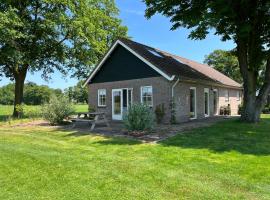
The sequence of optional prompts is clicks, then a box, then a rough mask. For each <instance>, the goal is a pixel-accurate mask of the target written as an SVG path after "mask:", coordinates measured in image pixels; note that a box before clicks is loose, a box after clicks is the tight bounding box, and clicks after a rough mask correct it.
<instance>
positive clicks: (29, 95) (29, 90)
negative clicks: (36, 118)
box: [23, 82, 54, 105]
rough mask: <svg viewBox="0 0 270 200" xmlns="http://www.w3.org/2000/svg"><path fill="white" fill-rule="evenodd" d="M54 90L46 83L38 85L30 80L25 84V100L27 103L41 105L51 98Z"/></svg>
mask: <svg viewBox="0 0 270 200" xmlns="http://www.w3.org/2000/svg"><path fill="white" fill-rule="evenodd" d="M53 92H54V90H53V89H51V88H49V87H48V86H45V85H41V86H39V85H37V84H35V83H32V82H29V83H26V84H25V91H24V94H23V101H24V103H25V104H27V105H41V104H43V103H47V102H49V100H50V97H51V96H52V94H53Z"/></svg>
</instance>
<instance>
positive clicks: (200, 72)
mask: <svg viewBox="0 0 270 200" xmlns="http://www.w3.org/2000/svg"><path fill="white" fill-rule="evenodd" d="M117 45H121V46H123V47H124V48H126V49H127V50H128V51H130V52H131V53H133V54H134V55H135V56H136V57H138V58H139V59H141V60H142V61H143V62H145V63H146V64H148V65H149V66H150V67H151V68H153V69H154V70H155V71H157V72H158V73H160V74H161V75H162V76H163V77H164V78H166V79H167V80H169V81H172V80H173V79H174V78H175V77H176V76H177V77H180V79H181V77H184V78H189V79H193V80H194V79H195V80H202V81H207V82H214V83H216V84H221V85H224V86H228V87H241V85H240V84H239V83H237V82H236V81H234V80H232V79H231V78H229V77H227V76H225V75H224V74H222V73H220V72H219V71H217V70H215V69H214V68H212V67H210V66H208V65H204V64H201V63H198V62H195V61H192V60H189V59H186V58H182V57H180V56H176V55H173V54H170V53H167V52H164V51H161V50H159V49H156V48H153V47H149V46H146V45H144V44H140V43H137V42H134V41H132V40H129V39H123V38H122V39H119V40H117V41H116V42H115V43H114V45H113V46H112V47H111V49H110V50H109V51H108V53H107V54H106V55H105V57H104V58H103V59H102V60H101V62H100V63H99V64H98V65H97V66H96V68H95V69H94V70H93V72H92V73H91V75H90V77H89V78H88V79H87V81H86V83H85V85H86V84H87V83H89V82H90V81H91V79H92V78H93V77H94V76H95V74H96V73H97V71H98V70H99V69H100V67H102V64H103V63H104V62H105V61H106V59H107V57H108V56H109V55H110V54H111V52H112V51H113V50H114V49H115V47H116V46H117Z"/></svg>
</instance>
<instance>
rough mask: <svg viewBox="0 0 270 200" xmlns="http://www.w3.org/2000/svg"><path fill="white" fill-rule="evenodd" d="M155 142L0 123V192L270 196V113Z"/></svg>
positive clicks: (3, 195)
mask: <svg viewBox="0 0 270 200" xmlns="http://www.w3.org/2000/svg"><path fill="white" fill-rule="evenodd" d="M263 118H264V119H263V121H262V122H261V123H259V124H256V125H250V124H243V123H240V122H238V121H225V122H220V123H218V124H216V125H213V126H211V127H208V128H201V129H197V130H194V131H191V132H185V133H182V134H179V135H177V136H175V137H173V138H170V139H169V140H166V141H163V142H160V143H158V144H142V143H140V142H138V141H135V140H128V139H123V138H122V139H121V138H116V137H107V138H105V137H102V136H94V135H89V134H81V133H78V132H75V131H67V130H66V131H65V130H62V129H55V128H48V127H28V128H26V127H24V128H22V127H18V128H16V129H14V128H12V127H9V126H2V127H1V128H0V169H1V170H0V199H20V200H21V199H170V200H172V199H218V200H220V199H252V200H253V199H270V137H269V136H270V131H269V130H270V116H269V115H264V116H263Z"/></svg>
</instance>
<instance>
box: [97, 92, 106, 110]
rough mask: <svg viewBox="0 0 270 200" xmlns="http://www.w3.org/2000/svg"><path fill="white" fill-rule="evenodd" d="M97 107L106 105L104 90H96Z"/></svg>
mask: <svg viewBox="0 0 270 200" xmlns="http://www.w3.org/2000/svg"><path fill="white" fill-rule="evenodd" d="M98 100H99V102H98V105H99V106H105V105H106V90H105V89H101V90H98Z"/></svg>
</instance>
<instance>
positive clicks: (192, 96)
mask: <svg viewBox="0 0 270 200" xmlns="http://www.w3.org/2000/svg"><path fill="white" fill-rule="evenodd" d="M189 101H190V108H189V110H190V119H196V118H197V110H196V109H197V108H196V101H197V100H196V88H195V87H191V88H190V91H189Z"/></svg>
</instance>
